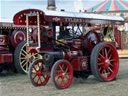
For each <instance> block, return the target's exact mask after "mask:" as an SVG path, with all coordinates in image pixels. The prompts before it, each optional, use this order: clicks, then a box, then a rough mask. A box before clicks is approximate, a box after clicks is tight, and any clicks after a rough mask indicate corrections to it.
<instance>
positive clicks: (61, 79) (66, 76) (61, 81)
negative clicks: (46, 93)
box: [54, 62, 73, 88]
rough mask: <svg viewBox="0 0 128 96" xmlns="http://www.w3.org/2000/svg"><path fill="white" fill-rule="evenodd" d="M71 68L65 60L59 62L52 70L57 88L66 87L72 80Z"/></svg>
mask: <svg viewBox="0 0 128 96" xmlns="http://www.w3.org/2000/svg"><path fill="white" fill-rule="evenodd" d="M72 75H73V72H72V68H71V65H69V64H68V63H67V62H61V63H59V64H58V65H57V66H56V68H55V72H54V80H55V83H56V85H57V86H58V87H59V88H67V87H68V86H69V85H70V83H71V81H72V77H73V76H72Z"/></svg>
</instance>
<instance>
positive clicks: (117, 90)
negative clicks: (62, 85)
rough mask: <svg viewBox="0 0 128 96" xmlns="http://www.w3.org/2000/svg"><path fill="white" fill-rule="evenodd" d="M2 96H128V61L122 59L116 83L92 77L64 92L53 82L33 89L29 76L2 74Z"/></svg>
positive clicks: (0, 95)
mask: <svg viewBox="0 0 128 96" xmlns="http://www.w3.org/2000/svg"><path fill="white" fill-rule="evenodd" d="M0 96H128V59H120V69H119V72H118V75H117V80H115V81H112V82H99V81H97V80H96V79H95V78H94V77H93V76H90V77H89V78H88V79H87V80H85V81H84V82H83V83H81V82H79V81H76V80H73V82H72V84H71V85H70V87H69V88H67V89H64V90H58V89H56V88H55V87H54V86H53V85H52V83H51V80H49V82H48V84H47V85H46V86H42V87H33V86H32V84H31V83H30V82H29V81H28V77H27V75H23V74H16V73H7V74H0Z"/></svg>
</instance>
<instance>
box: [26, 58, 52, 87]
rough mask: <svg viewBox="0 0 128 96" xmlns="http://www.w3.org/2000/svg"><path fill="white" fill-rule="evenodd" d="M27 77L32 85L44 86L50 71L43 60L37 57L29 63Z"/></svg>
mask: <svg viewBox="0 0 128 96" xmlns="http://www.w3.org/2000/svg"><path fill="white" fill-rule="evenodd" d="M28 77H29V80H30V82H31V83H32V85H34V86H44V85H46V84H47V82H48V80H49V77H50V72H49V71H48V70H46V68H45V64H44V62H43V60H41V59H37V60H35V61H34V62H33V63H32V64H31V65H30V67H29V72H28Z"/></svg>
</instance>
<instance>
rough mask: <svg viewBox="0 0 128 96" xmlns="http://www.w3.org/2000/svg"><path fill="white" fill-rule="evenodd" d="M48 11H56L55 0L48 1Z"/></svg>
mask: <svg viewBox="0 0 128 96" xmlns="http://www.w3.org/2000/svg"><path fill="white" fill-rule="evenodd" d="M47 9H48V10H56V4H55V0H48V7H47Z"/></svg>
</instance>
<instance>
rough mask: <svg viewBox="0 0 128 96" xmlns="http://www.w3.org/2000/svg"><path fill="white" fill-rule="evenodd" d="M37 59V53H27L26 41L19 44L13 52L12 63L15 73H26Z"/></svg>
mask: <svg viewBox="0 0 128 96" xmlns="http://www.w3.org/2000/svg"><path fill="white" fill-rule="evenodd" d="M37 58H38V53H28V52H27V50H26V41H23V42H21V43H20V44H19V45H18V46H17V47H16V49H15V52H14V63H15V67H16V70H17V72H19V73H28V68H29V65H30V64H31V63H32V62H33V61H34V60H36V59H37Z"/></svg>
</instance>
